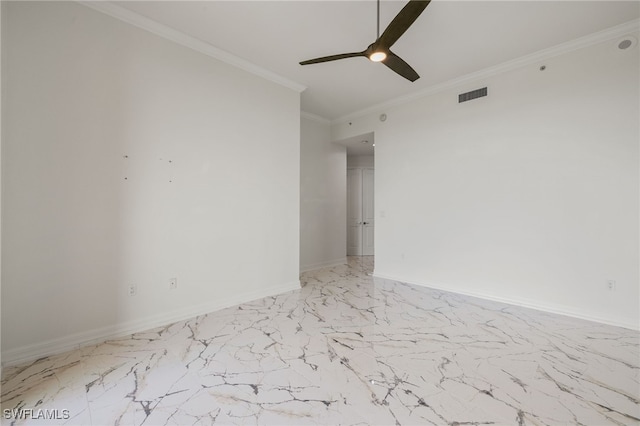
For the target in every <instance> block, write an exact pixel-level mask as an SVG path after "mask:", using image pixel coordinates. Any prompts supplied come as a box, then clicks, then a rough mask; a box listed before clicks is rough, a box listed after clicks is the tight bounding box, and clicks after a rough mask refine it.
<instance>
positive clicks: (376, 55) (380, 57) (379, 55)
mask: <svg viewBox="0 0 640 426" xmlns="http://www.w3.org/2000/svg"><path fill="white" fill-rule="evenodd" d="M369 59H370V60H371V62H382V61H384V60H385V59H387V54H386V53H384V52H373V53H372V54H371V55H369Z"/></svg>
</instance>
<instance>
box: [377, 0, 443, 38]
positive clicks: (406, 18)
mask: <svg viewBox="0 0 640 426" xmlns="http://www.w3.org/2000/svg"><path fill="white" fill-rule="evenodd" d="M429 3H431V0H426V1H423V0H410V1H409V3H407V4H406V5H405V6H404V7H403V8H402V10H401V11H400V12H399V13H398V14H397V15H396V17H395V18H393V21H391V23H390V24H389V26H388V27H387V29H386V30H384V32H383V33H382V35H381V36H380V38H379V39H378V40H377V41H376V44H377V45H378V46H381V47H383V48H387V49H388V48H390V47H391V46H393V44H394V43H395V42H396V41H398V39H399V38H400V37H401V36H402V34H404V33H405V31H407V30H408V29H409V27H410V26H411V24H413V23H414V22H415V20H416V19H418V16H420V14H421V13H422V12H423V11H424V10H425V9H426V8H427V6H429Z"/></svg>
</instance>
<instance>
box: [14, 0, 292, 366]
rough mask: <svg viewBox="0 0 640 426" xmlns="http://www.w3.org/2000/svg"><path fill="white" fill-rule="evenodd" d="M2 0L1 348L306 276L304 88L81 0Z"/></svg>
mask: <svg viewBox="0 0 640 426" xmlns="http://www.w3.org/2000/svg"><path fill="white" fill-rule="evenodd" d="M2 7H3V8H4V10H3V13H4V14H5V26H4V27H3V31H4V34H3V39H2V43H3V45H2V49H3V53H4V54H5V55H6V57H5V59H6V60H5V61H4V62H3V70H2V77H3V79H4V81H3V83H4V87H5V88H6V89H7V90H6V93H5V99H4V101H5V103H4V104H3V111H2V112H3V114H4V117H3V123H4V124H5V128H4V129H3V130H4V139H3V146H2V149H3V155H2V161H3V163H2V172H3V182H2V183H3V185H4V187H3V194H2V195H3V200H2V206H3V229H2V263H3V265H4V268H3V270H2V350H3V351H4V353H3V360H4V361H5V362H13V361H15V360H17V359H20V358H29V357H34V356H39V355H42V354H43V353H47V352H51V351H57V350H62V349H66V348H69V347H71V346H73V345H76V344H79V343H82V342H84V341H86V340H88V339H92V338H102V337H105V336H111V335H114V334H118V333H126V332H130V331H135V330H139V329H144V328H146V327H149V326H154V325H158V324H161V323H166V322H169V321H173V320H176V319H179V318H185V317H189V316H192V315H195V314H199V313H203V312H207V311H211V310H214V309H216V308H219V307H223V306H228V305H231V304H235V303H239V302H242V301H247V300H251V299H254V298H258V297H262V296H265V295H271V294H275V293H279V292H282V291H286V290H289V289H293V288H296V287H298V286H299V282H298V267H299V219H300V216H299V205H300V199H299V194H300V191H299V176H300V175H299V173H300V170H299V165H300V151H299V137H300V118H299V114H300V110H299V94H298V93H297V92H295V91H293V90H290V89H287V88H284V87H282V86H279V85H277V84H274V83H271V82H267V81H266V80H263V79H261V78H259V77H256V76H255V75H252V74H249V73H247V72H245V71H242V70H239V69H237V68H234V67H232V66H230V65H227V64H224V63H222V62H220V61H217V60H215V59H212V58H210V57H207V56H205V55H202V54H200V53H197V52H194V51H192V50H189V49H186V48H184V47H181V46H179V45H177V44H174V43H172V42H170V41H167V40H165V39H162V38H159V37H157V36H154V35H152V34H150V33H147V32H145V31H143V30H140V29H137V28H134V27H132V26H130V25H128V24H125V23H122V22H120V21H117V20H115V19H113V18H110V17H107V16H106V15H102V14H101V13H98V12H96V11H94V10H91V9H88V8H86V7H84V6H81V5H78V4H76V3H73V2H43V3H32V2H3V4H2ZM125 156H128V158H124V157H125ZM172 277H177V278H178V289H177V290H173V291H169V290H168V280H169V279H170V278H172ZM129 284H135V285H137V293H138V294H137V296H135V297H130V296H128V294H127V288H128V286H129Z"/></svg>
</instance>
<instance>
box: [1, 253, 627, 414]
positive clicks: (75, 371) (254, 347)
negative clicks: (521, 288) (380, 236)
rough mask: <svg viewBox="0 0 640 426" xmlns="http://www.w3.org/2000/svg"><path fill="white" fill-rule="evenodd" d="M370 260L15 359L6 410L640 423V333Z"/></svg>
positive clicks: (8, 372)
mask: <svg viewBox="0 0 640 426" xmlns="http://www.w3.org/2000/svg"><path fill="white" fill-rule="evenodd" d="M372 269H373V264H372V258H350V259H349V265H348V266H347V265H344V266H338V267H334V268H329V269H323V270H319V271H313V272H309V273H305V274H303V276H302V277H301V281H302V282H303V284H304V287H303V288H302V289H300V290H296V291H292V292H288V293H285V294H281V295H279V296H276V297H268V298H265V299H260V300H256V301H254V302H251V303H245V304H243V305H240V306H237V307H233V308H228V309H225V310H222V311H218V312H214V313H211V314H208V315H204V316H200V317H197V318H193V319H191V320H187V321H182V322H179V323H175V324H172V325H170V326H167V327H163V328H158V329H154V330H149V331H147V332H143V333H137V334H134V335H132V336H130V337H128V338H123V339H118V340H112V341H108V342H106V343H103V344H100V345H94V346H90V347H86V348H83V349H80V350H77V351H73V352H69V353H66V354H62V355H58V356H53V357H49V358H45V359H41V360H38V361H36V362H33V363H30V364H27V365H21V366H16V367H10V368H7V369H5V371H4V372H3V378H2V409H3V417H5V416H6V414H7V412H6V411H5V410H11V409H16V410H19V409H33V410H34V411H33V415H37V414H40V415H43V414H47V413H49V414H51V413H53V415H54V417H58V418H59V419H58V420H38V421H36V420H18V421H16V422H15V423H16V424H23V423H26V424H78V425H89V424H96V425H97V424H100V425H103V424H126V425H140V424H144V425H191V424H202V425H204V424H212V423H220V424H261V425H263V424H277V425H281V424H296V425H298V424H362V425H368V424H384V425H389V424H403V425H404V424H406V425H416V424H437V425H445V424H448V425H463V424H474V425H480V424H500V425H501V424H505V425H506V424H509V425H524V424H530V425H558V424H584V425H604V424H614V425H617V424H621V425H622V424H640V348H639V344H640V334H639V333H638V332H637V331H632V330H627V329H623V328H618V327H612V326H607V325H601V324H596V323H592V322H587V321H582V320H578V319H573V318H568V317H563V316H558V315H552V314H547V313H543V312H538V311H534V310H529V309H524V308H519V307H514V306H509V305H504V304H500V303H497V302H490V301H484V300H480V299H475V298H471V297H466V296H461V295H456V294H452V293H446V292H442V291H436V290H431V289H427V288H421V287H416V286H411V285H406V284H401V283H397V282H393V281H386V280H377V279H376V280H374V279H372V278H371V277H370V276H369V274H370V273H371V271H372ZM37 410H42V411H37ZM53 410H57V411H53ZM63 410H68V412H63ZM67 413H68V414H67ZM63 417H69V418H68V419H64V418H63ZM3 422H4V423H3V424H13V423H14V420H10V419H9V420H8V419H6V418H4V419H3Z"/></svg>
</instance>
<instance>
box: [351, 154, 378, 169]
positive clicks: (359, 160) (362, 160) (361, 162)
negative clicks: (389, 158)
mask: <svg viewBox="0 0 640 426" xmlns="http://www.w3.org/2000/svg"><path fill="white" fill-rule="evenodd" d="M347 167H352V168H357V167H368V168H374V167H375V157H374V156H373V155H347Z"/></svg>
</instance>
